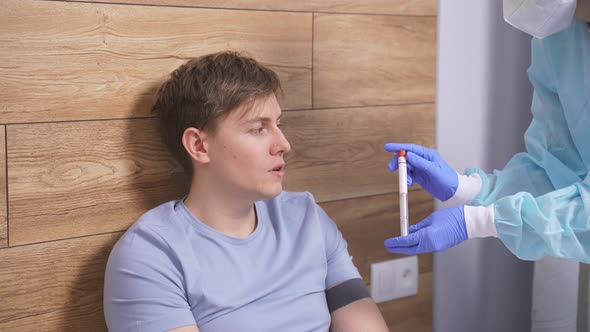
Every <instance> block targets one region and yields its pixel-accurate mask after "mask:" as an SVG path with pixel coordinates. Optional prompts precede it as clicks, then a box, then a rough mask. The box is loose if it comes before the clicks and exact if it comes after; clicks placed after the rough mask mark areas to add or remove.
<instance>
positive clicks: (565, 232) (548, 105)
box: [466, 25, 590, 262]
mask: <svg viewBox="0 0 590 332" xmlns="http://www.w3.org/2000/svg"><path fill="white" fill-rule="evenodd" d="M580 36H581V30H580V26H579V25H578V26H574V27H572V28H570V29H569V30H567V31H565V32H562V33H559V34H557V35H555V36H551V37H548V38H545V39H543V40H538V39H534V38H533V43H532V54H533V56H532V63H531V67H530V68H529V70H528V73H529V78H530V81H531V83H532V84H533V86H534V94H533V102H532V106H531V110H532V114H533V119H532V121H531V124H530V126H529V128H528V129H527V131H526V134H525V145H526V151H527V152H525V153H519V154H516V155H515V156H514V157H513V158H512V159H511V160H510V161H509V162H508V163H507V165H506V166H505V167H504V169H503V170H500V171H494V172H493V173H491V174H486V173H484V172H483V171H482V170H480V169H476V168H472V169H468V170H467V171H466V175H470V174H473V173H477V174H478V175H479V176H480V178H481V190H480V192H479V193H478V194H477V196H476V197H475V198H474V199H473V201H471V203H470V204H471V205H473V206H486V207H488V206H491V205H492V204H493V218H494V223H495V226H496V231H497V235H498V237H499V238H500V239H501V240H502V242H503V243H504V245H505V246H506V247H507V248H508V249H509V250H510V251H512V253H514V254H515V255H516V256H517V257H519V258H521V259H527V260H536V259H539V258H541V257H543V256H547V255H550V256H557V257H564V258H570V259H575V260H579V261H584V262H590V187H589V182H590V181H589V178H590V177H589V176H588V164H587V163H586V162H585V160H586V157H587V156H586V155H585V154H586V152H585V151H587V150H585V144H587V141H588V140H587V139H586V136H587V133H588V129H587V127H586V128H582V129H580V128H579V127H580V125H579V124H584V123H586V122H585V121H586V120H587V117H588V115H587V114H588V105H590V104H588V102H587V98H588V97H587V95H585V94H584V90H583V88H582V87H583V84H584V82H585V78H586V79H587V77H588V74H587V72H588V70H587V68H588V67H587V66H586V65H585V61H587V59H588V56H587V53H586V51H587V50H590V48H588V47H587V43H586V44H584V43H581V41H580V39H579V38H580ZM582 47H585V48H583V49H582ZM584 50H586V51H584ZM584 70H585V71H586V73H585V72H584ZM584 75H586V76H584ZM574 92H575V93H574ZM576 93H577V95H576ZM585 100H586V102H584V101H585ZM488 215H490V214H489V213H488ZM466 219H469V218H466Z"/></svg>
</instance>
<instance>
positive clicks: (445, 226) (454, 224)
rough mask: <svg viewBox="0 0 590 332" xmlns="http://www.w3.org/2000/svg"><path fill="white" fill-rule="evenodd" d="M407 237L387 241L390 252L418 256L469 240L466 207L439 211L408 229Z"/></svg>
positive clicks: (461, 206) (454, 207)
mask: <svg viewBox="0 0 590 332" xmlns="http://www.w3.org/2000/svg"><path fill="white" fill-rule="evenodd" d="M408 232H410V234H409V235H407V236H400V237H393V238H390V239H387V240H385V242H384V244H385V247H387V250H388V251H389V252H392V253H394V254H406V255H416V254H421V253H425V252H436V251H442V250H445V249H448V248H450V247H454V246H456V245H457V244H459V243H461V242H463V241H465V240H467V227H466V226H465V213H464V205H458V206H453V207H450V208H447V209H443V210H438V211H435V212H434V213H432V214H431V215H429V216H428V217H426V219H424V220H422V221H421V222H419V223H417V224H415V225H412V226H410V227H408Z"/></svg>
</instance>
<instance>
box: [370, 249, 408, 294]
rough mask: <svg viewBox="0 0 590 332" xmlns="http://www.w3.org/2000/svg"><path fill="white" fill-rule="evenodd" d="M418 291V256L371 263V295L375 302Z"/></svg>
mask: <svg viewBox="0 0 590 332" xmlns="http://www.w3.org/2000/svg"><path fill="white" fill-rule="evenodd" d="M417 293H418V256H410V257H404V258H399V259H392V260H389V261H385V262H380V263H375V264H371V297H372V298H373V300H374V301H375V302H376V303H380V302H385V301H389V300H393V299H398V298H400V297H406V296H411V295H415V294H417Z"/></svg>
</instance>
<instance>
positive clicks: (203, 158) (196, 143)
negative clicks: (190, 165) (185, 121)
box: [182, 127, 210, 164]
mask: <svg viewBox="0 0 590 332" xmlns="http://www.w3.org/2000/svg"><path fill="white" fill-rule="evenodd" d="M206 137H207V134H206V133H205V132H204V131H202V130H199V129H197V128H192V127H191V128H186V130H185V131H184V133H182V145H183V146H184V149H185V150H186V152H187V153H188V155H189V156H190V157H191V159H192V160H193V161H194V162H197V163H200V164H207V163H209V161H210V159H209V151H208V149H207V142H206Z"/></svg>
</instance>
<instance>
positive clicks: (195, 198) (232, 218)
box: [184, 180, 257, 238]
mask: <svg viewBox="0 0 590 332" xmlns="http://www.w3.org/2000/svg"><path fill="white" fill-rule="evenodd" d="M220 187H221V186H213V185H208V184H206V183H203V182H198V181H196V180H193V183H192V184H191V189H190V192H189V194H188V196H187V197H186V199H185V200H184V204H185V205H186V207H187V208H188V209H189V211H190V212H191V213H192V214H193V215H194V216H195V217H196V218H197V219H199V220H200V221H201V222H202V223H204V224H206V225H208V226H209V227H211V228H213V229H215V230H217V231H218V232H220V233H223V234H225V235H228V236H232V237H236V238H244V237H247V236H248V235H250V234H251V233H252V232H253V231H254V230H255V229H256V224H257V218H256V210H255V208H254V202H253V201H248V200H245V199H242V198H240V197H236V196H235V195H232V194H230V193H229V192H228V191H224V188H220Z"/></svg>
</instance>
